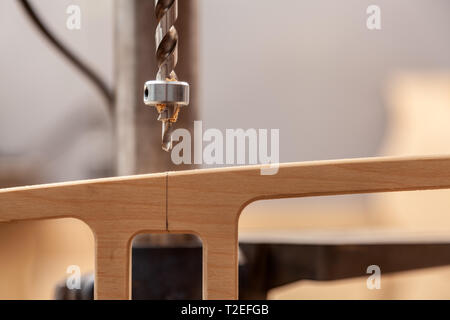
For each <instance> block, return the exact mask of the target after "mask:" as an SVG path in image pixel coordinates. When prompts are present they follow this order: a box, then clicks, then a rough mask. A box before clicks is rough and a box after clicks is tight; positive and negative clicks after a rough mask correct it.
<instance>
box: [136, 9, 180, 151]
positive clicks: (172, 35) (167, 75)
mask: <svg viewBox="0 0 450 320" xmlns="http://www.w3.org/2000/svg"><path fill="white" fill-rule="evenodd" d="M155 13H156V19H157V21H158V25H157V27H156V34H155V41H156V60H157V63H158V74H157V75H156V80H152V81H148V82H146V83H145V87H144V103H145V104H146V105H150V106H154V107H156V110H157V111H158V114H159V117H158V120H159V121H161V122H162V148H163V149H164V150H165V151H170V150H171V149H172V131H173V124H174V123H175V122H176V121H177V119H178V113H179V111H180V107H182V106H187V105H188V104H189V84H188V83H187V82H181V81H178V79H177V75H176V73H175V67H176V65H177V61H178V33H177V30H176V29H175V26H174V24H175V21H176V20H177V18H178V0H155Z"/></svg>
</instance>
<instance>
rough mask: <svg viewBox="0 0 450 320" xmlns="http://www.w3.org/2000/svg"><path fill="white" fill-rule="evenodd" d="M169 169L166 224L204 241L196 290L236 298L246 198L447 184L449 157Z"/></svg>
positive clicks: (449, 184) (209, 295) (211, 296)
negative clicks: (273, 170)
mask: <svg viewBox="0 0 450 320" xmlns="http://www.w3.org/2000/svg"><path fill="white" fill-rule="evenodd" d="M261 168H262V166H251V167H235V168H220V169H209V170H191V171H184V172H170V173H169V177H168V230H169V232H181V231H183V232H195V233H198V234H199V235H200V237H201V238H202V240H203V242H204V246H205V248H204V252H205V254H204V257H203V259H204V262H203V266H204V271H203V273H204V283H203V286H204V291H205V292H204V297H205V298H207V299H237V298H238V263H237V261H238V260H237V255H238V242H237V237H238V234H237V230H238V222H239V215H240V213H241V211H242V209H243V208H244V207H245V206H247V205H248V204H249V203H251V202H252V201H256V200H262V199H276V198H295V197H309V196H321V195H339V194H352V193H374V192H390V191H408V190H427V189H446V188H450V157H449V156H444V157H439V156H437V157H419V158H367V159H353V160H337V161H318V162H304V163H288V164H281V165H280V167H279V170H278V173H277V174H275V175H261Z"/></svg>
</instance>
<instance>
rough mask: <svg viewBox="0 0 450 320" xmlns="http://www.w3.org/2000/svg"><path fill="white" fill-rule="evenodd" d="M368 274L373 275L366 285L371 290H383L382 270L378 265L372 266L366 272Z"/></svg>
mask: <svg viewBox="0 0 450 320" xmlns="http://www.w3.org/2000/svg"><path fill="white" fill-rule="evenodd" d="M366 273H367V274H371V276H370V277H368V278H367V281H366V285H367V289H369V290H374V289H376V290H380V289H381V269H380V267H379V266H377V265H376V264H373V265H370V266H368V267H367V270H366Z"/></svg>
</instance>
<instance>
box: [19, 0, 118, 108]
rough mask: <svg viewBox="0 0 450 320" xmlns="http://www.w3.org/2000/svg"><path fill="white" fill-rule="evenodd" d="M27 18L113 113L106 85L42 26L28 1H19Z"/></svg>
mask: <svg viewBox="0 0 450 320" xmlns="http://www.w3.org/2000/svg"><path fill="white" fill-rule="evenodd" d="M19 2H20V4H21V5H22V7H23V9H24V11H25V13H26V14H27V16H28V18H29V19H30V20H31V21H32V22H33V23H34V25H35V27H36V28H37V29H38V30H39V31H40V32H41V33H42V34H43V35H44V36H45V37H46V38H47V40H48V41H50V42H51V44H52V45H53V46H55V47H56V49H58V50H59V51H60V52H61V53H62V54H63V55H64V56H65V57H66V58H67V59H68V60H69V61H70V62H71V63H72V64H73V65H74V66H75V67H76V68H77V69H78V70H80V71H81V72H82V73H83V74H84V75H85V76H86V77H87V78H88V79H89V80H90V81H91V82H92V83H93V84H94V85H95V87H96V88H97V89H98V90H99V91H100V93H101V94H102V96H103V97H104V98H105V100H106V102H107V103H108V109H109V111H110V113H111V114H112V113H113V102H114V94H113V93H112V92H111V91H110V90H109V89H108V86H107V85H106V83H105V82H104V81H103V80H102V79H101V78H100V76H99V75H97V74H96V73H95V72H94V71H93V70H92V69H90V68H89V67H88V66H87V65H86V64H85V63H84V62H83V61H81V59H80V58H78V57H77V56H75V54H73V53H72V52H71V51H70V50H69V49H68V48H67V47H65V46H64V45H63V44H62V43H61V42H60V41H59V40H58V39H56V37H55V36H54V35H53V34H52V33H51V32H50V30H49V29H48V28H47V27H46V26H45V25H44V24H43V22H42V21H41V19H40V17H39V16H38V15H37V14H36V11H35V10H34V9H33V7H32V6H31V5H30V3H29V2H28V0H19Z"/></svg>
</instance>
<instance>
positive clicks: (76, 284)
mask: <svg viewBox="0 0 450 320" xmlns="http://www.w3.org/2000/svg"><path fill="white" fill-rule="evenodd" d="M66 273H67V274H69V276H68V277H67V280H66V286H67V289H69V290H80V289H81V268H80V267H79V266H77V265H70V266H68V267H67V269H66Z"/></svg>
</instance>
